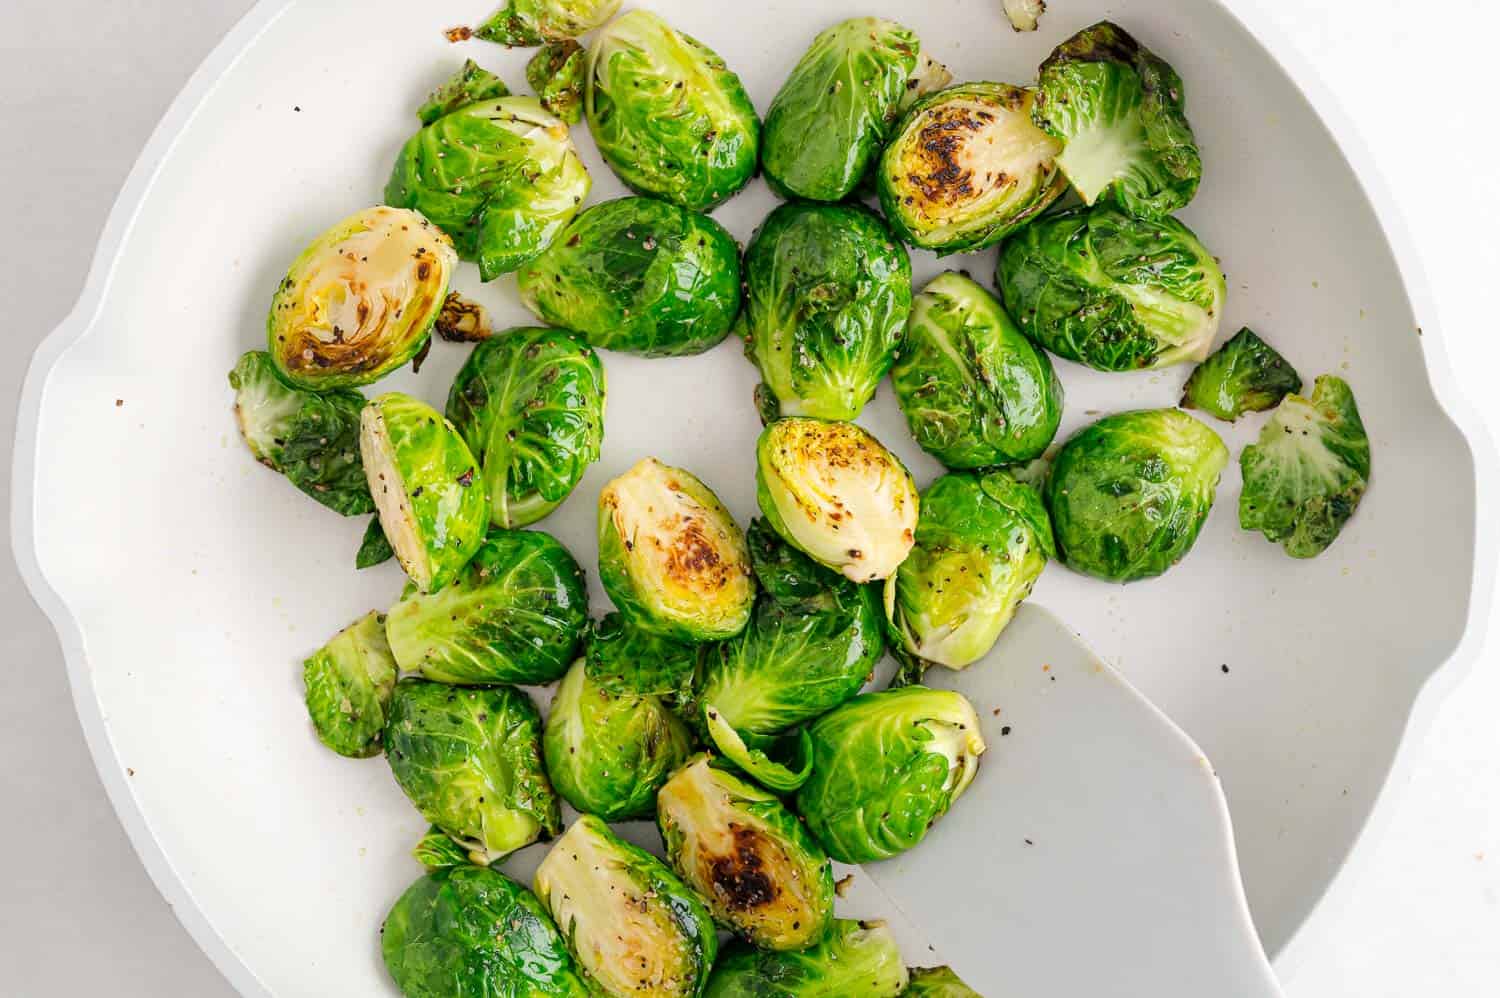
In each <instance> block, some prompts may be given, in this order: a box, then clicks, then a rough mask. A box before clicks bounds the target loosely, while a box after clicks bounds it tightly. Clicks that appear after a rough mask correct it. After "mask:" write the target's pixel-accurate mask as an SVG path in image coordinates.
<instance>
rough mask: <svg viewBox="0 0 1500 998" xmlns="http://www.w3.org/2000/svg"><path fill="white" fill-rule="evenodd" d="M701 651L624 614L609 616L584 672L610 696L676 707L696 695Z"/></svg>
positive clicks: (597, 627) (596, 633)
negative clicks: (659, 701) (659, 700)
mask: <svg viewBox="0 0 1500 998" xmlns="http://www.w3.org/2000/svg"><path fill="white" fill-rule="evenodd" d="M700 647H702V646H699V645H691V644H683V643H682V642H680V641H673V640H672V639H671V638H664V637H662V636H661V635H660V634H655V633H653V632H651V631H648V630H644V629H642V628H640V627H637V626H636V625H634V624H632V623H630V621H628V620H626V619H625V617H624V616H623V615H622V614H619V613H608V614H605V615H604V619H603V620H600V621H598V622H597V623H595V624H594V629H593V633H592V634H591V635H590V636H589V641H588V655H587V661H586V662H585V665H584V668H585V669H586V671H587V673H588V678H589V682H590V683H591V684H593V685H595V686H597V687H598V688H599V689H600V690H603V691H604V692H606V693H623V694H629V695H631V696H658V697H661V698H662V702H663V703H665V704H667V705H668V706H671V707H676V706H678V705H679V704H680V703H681V702H682V701H683V700H685V699H686V698H687V697H688V696H689V695H690V694H691V692H692V690H691V688H692V685H693V680H694V678H695V676H696V675H697V671H698V656H699V654H700ZM708 647H711V646H708Z"/></svg>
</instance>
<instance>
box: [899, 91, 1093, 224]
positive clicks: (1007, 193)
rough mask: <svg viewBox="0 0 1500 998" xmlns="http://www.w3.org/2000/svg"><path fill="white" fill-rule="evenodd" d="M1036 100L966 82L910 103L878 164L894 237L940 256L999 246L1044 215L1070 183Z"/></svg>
mask: <svg viewBox="0 0 1500 998" xmlns="http://www.w3.org/2000/svg"><path fill="white" fill-rule="evenodd" d="M1032 100H1033V95H1032V92H1031V91H1030V90H1027V89H1026V88H1025V87H1013V86H1011V85H1010V84H1008V83H964V84H960V85H959V86H956V87H950V88H949V89H947V90H940V91H938V92H937V93H935V94H928V95H927V96H926V97H923V98H922V99H921V100H919V101H917V103H916V104H915V105H913V106H912V109H911V111H910V112H908V113H907V115H906V117H905V118H903V119H902V121H901V127H900V129H899V130H898V131H897V132H896V135H895V137H894V138H893V139H891V141H890V144H889V145H887V146H886V147H885V152H883V153H882V154H881V157H880V169H879V175H878V176H877V178H876V185H877V190H878V191H879V193H880V207H881V208H882V209H883V210H884V211H885V217H886V218H888V219H890V223H891V228H892V229H894V230H895V232H896V234H897V235H898V236H900V237H901V238H902V239H904V240H906V242H908V243H910V244H911V245H913V246H920V247H922V248H923V249H929V250H933V251H935V252H937V253H967V252H972V251H974V250H979V249H983V248H984V247H986V246H993V245H995V244H996V243H998V242H999V241H1000V240H1001V239H1004V238H1005V236H1006V235H1008V234H1009V233H1011V232H1014V231H1015V230H1017V229H1019V228H1020V227H1021V226H1023V225H1025V224H1026V223H1027V222H1029V221H1031V220H1032V219H1033V218H1035V217H1036V216H1038V215H1040V214H1041V213H1042V212H1044V211H1046V210H1047V206H1048V205H1050V204H1052V202H1053V201H1056V200H1057V199H1058V197H1059V196H1060V195H1061V194H1062V192H1063V191H1065V190H1067V187H1068V182H1067V180H1066V179H1065V178H1064V177H1063V175H1062V171H1060V170H1059V169H1058V167H1057V162H1056V160H1055V157H1056V156H1057V154H1058V153H1059V152H1061V151H1062V145H1061V144H1060V143H1059V142H1057V141H1056V140H1055V139H1053V138H1051V137H1050V136H1048V135H1047V133H1046V132H1043V131H1042V130H1041V129H1039V128H1037V127H1036V125H1035V124H1033V123H1032V120H1031V107H1032Z"/></svg>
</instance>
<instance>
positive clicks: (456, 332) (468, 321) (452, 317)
mask: <svg viewBox="0 0 1500 998" xmlns="http://www.w3.org/2000/svg"><path fill="white" fill-rule="evenodd" d="M432 329H433V332H435V333H437V334H438V336H439V337H441V338H442V339H445V340H447V341H448V342H449V343H479V342H480V341H482V340H487V339H489V338H490V337H491V336H493V335H494V334H495V333H494V329H493V327H492V326H491V325H490V317H489V313H488V312H487V311H486V310H485V307H484V306H483V305H481V304H479V303H478V302H477V301H470V300H469V299H467V298H465V297H464V296H463V295H461V294H459V293H458V292H457V291H450V292H448V297H447V298H445V299H444V300H443V308H442V311H440V312H439V313H438V317H437V321H436V322H434V323H433V325H432Z"/></svg>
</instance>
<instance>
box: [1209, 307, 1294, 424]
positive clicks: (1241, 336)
mask: <svg viewBox="0 0 1500 998" xmlns="http://www.w3.org/2000/svg"><path fill="white" fill-rule="evenodd" d="M1301 390H1302V378H1301V376H1300V375H1298V374H1297V370H1296V368H1294V367H1292V365H1291V364H1289V363H1287V361H1286V358H1285V357H1283V356H1281V354H1279V353H1277V352H1276V351H1275V349H1273V348H1272V346H1271V345H1270V344H1269V343H1267V342H1266V341H1265V340H1263V339H1261V338H1260V337H1259V336H1256V335H1255V334H1254V333H1253V332H1251V331H1250V330H1249V329H1241V330H1240V331H1239V332H1237V333H1235V334H1234V335H1233V336H1232V337H1230V339H1229V341H1228V342H1227V343H1225V344H1224V345H1223V346H1221V347H1219V349H1217V350H1215V351H1214V352H1213V354H1212V355H1211V356H1210V357H1209V358H1208V359H1207V360H1205V361H1204V362H1203V363H1201V364H1199V365H1198V366H1197V367H1196V368H1195V369H1194V370H1193V373H1192V376H1191V377H1189V378H1188V380H1187V384H1186V385H1184V386H1183V389H1182V402H1181V405H1182V407H1183V408H1184V409H1202V410H1203V411H1204V412H1208V413H1212V414H1213V415H1215V416H1217V417H1219V418H1220V419H1222V420H1224V421H1226V422H1230V423H1232V422H1234V421H1235V420H1236V419H1239V418H1240V417H1241V416H1243V415H1244V414H1245V413H1247V412H1265V411H1266V410H1267V409H1273V408H1275V407H1276V405H1277V403H1279V402H1280V401H1281V400H1282V399H1283V398H1285V397H1286V396H1288V395H1290V394H1292V393H1293V392H1300V391H1301Z"/></svg>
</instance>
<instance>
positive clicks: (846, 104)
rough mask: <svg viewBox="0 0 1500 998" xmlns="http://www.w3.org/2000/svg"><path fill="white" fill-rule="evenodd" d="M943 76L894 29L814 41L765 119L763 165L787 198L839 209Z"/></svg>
mask: <svg viewBox="0 0 1500 998" xmlns="http://www.w3.org/2000/svg"><path fill="white" fill-rule="evenodd" d="M949 79H951V77H950V75H949V73H948V71H947V70H946V69H944V68H943V67H942V66H941V65H940V64H938V63H937V62H935V61H934V60H933V59H932V57H931V56H930V55H928V54H927V53H926V52H924V51H923V50H922V43H921V41H920V40H919V39H918V38H917V36H916V33H915V32H913V31H911V30H909V29H907V28H904V27H902V26H901V25H899V24H897V23H896V22H894V21H886V20H883V19H881V18H878V17H855V18H850V19H849V20H847V21H841V22H840V23H838V24H835V25H834V26H833V27H831V28H829V29H827V30H826V31H824V32H822V33H821V34H819V35H818V37H816V38H814V39H813V42H812V45H811V46H809V47H808V50H807V52H806V53H804V54H803V56H802V60H801V61H800V62H798V63H797V65H796V67H795V68H794V69H793V70H792V74H791V75H790V76H788V77H787V80H786V82H785V83H783V84H782V85H781V90H780V92H778V93H777V94H776V99H775V100H773V101H772V102H771V109H770V110H769V111H767V112H766V126H765V133H764V135H763V136H762V138H761V148H760V161H761V165H762V166H763V167H764V168H765V171H766V180H767V182H769V183H770V184H771V186H772V187H773V188H775V189H776V191H777V192H778V193H780V194H782V195H783V196H785V197H803V198H808V199H810V200H813V201H842V200H844V198H846V197H848V196H849V195H850V194H851V193H853V192H854V189H855V188H856V187H858V186H859V183H860V181H861V180H862V179H863V178H864V176H865V174H866V173H868V172H869V169H870V166H871V165H872V164H873V163H874V162H875V160H876V159H878V158H879V157H880V150H881V148H882V147H884V145H885V143H886V141H887V140H888V139H889V138H890V135H891V132H892V130H894V128H895V126H896V121H897V119H898V118H899V117H900V116H901V112H902V111H903V110H904V109H905V107H906V106H907V105H908V104H910V102H911V101H912V100H915V99H916V97H920V96H921V95H922V94H923V93H926V92H927V91H929V90H935V89H937V88H938V87H941V86H944V85H946V84H947V82H948V80H949Z"/></svg>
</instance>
